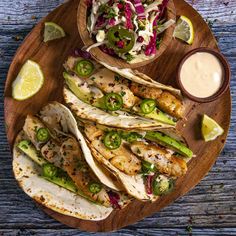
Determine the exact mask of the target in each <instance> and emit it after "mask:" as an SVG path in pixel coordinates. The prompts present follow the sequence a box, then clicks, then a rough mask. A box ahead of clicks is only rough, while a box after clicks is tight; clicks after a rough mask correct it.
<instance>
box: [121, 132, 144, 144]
mask: <svg viewBox="0 0 236 236" xmlns="http://www.w3.org/2000/svg"><path fill="white" fill-rule="evenodd" d="M120 134H121V138H122V139H124V140H125V141H127V142H129V143H132V142H134V141H137V140H138V139H140V138H142V135H140V134H138V133H136V132H124V131H123V132H121V133H120Z"/></svg>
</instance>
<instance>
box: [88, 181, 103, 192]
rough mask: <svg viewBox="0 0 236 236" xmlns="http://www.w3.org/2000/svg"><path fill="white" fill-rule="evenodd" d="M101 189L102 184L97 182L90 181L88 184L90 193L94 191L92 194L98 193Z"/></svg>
mask: <svg viewBox="0 0 236 236" xmlns="http://www.w3.org/2000/svg"><path fill="white" fill-rule="evenodd" d="M101 189H102V186H101V184H99V183H90V184H89V191H90V192H91V193H94V194H96V193H99V192H100V191H101Z"/></svg>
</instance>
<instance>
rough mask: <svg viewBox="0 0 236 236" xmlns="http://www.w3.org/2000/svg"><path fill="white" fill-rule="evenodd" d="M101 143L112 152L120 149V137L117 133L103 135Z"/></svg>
mask: <svg viewBox="0 0 236 236" xmlns="http://www.w3.org/2000/svg"><path fill="white" fill-rule="evenodd" d="M103 142H104V145H105V146H106V147H107V148H108V149H110V150H114V149H117V148H119V147H120V145H121V137H120V135H119V134H118V133H117V132H115V131H111V132H109V133H107V134H106V135H105V137H104V140H103Z"/></svg>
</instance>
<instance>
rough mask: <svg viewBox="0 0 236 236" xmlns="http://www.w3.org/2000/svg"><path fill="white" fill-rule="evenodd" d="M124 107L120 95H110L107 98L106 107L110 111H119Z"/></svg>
mask: <svg viewBox="0 0 236 236" xmlns="http://www.w3.org/2000/svg"><path fill="white" fill-rule="evenodd" d="M122 105H123V99H122V97H121V95H119V94H118V93H108V94H106V96H105V107H106V109H107V110H109V111H117V110H119V109H120V108H121V107H122Z"/></svg>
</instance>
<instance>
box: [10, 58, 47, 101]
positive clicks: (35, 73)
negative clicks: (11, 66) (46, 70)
mask: <svg viewBox="0 0 236 236" xmlns="http://www.w3.org/2000/svg"><path fill="white" fill-rule="evenodd" d="M43 82H44V76H43V72H42V70H41V68H40V66H39V65H38V64H37V63H36V62H34V61H31V60H28V61H27V62H26V63H25V64H24V65H23V67H22V68H21V70H20V73H19V74H18V75H17V77H16V79H15V80H14V82H13V84H12V97H13V98H14V99H16V100H20V101H21V100H25V99H27V98H30V97H32V96H33V95H35V94H36V93H37V92H38V91H39V90H40V88H41V87H42V86H43Z"/></svg>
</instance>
